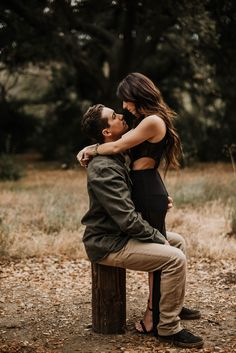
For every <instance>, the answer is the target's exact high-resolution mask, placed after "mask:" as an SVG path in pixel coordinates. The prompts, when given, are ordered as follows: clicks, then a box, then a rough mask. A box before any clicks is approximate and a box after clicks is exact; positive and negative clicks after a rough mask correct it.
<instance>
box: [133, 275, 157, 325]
mask: <svg viewBox="0 0 236 353" xmlns="http://www.w3.org/2000/svg"><path fill="white" fill-rule="evenodd" d="M148 282H149V298H148V302H147V307H146V310H145V313H144V316H143V320H141V321H142V322H143V325H144V327H145V329H146V331H147V332H149V331H152V329H153V319H152V289H153V272H149V273H148ZM143 325H142V324H141V323H140V321H138V322H136V324H135V328H136V330H137V331H139V332H144V330H143Z"/></svg>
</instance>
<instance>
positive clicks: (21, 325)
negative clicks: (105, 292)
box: [0, 257, 236, 353]
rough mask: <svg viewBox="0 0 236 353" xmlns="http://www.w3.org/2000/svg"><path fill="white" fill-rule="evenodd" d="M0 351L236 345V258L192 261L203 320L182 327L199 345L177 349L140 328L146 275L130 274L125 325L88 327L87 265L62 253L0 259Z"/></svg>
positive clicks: (192, 288)
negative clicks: (110, 331) (114, 331)
mask: <svg viewBox="0 0 236 353" xmlns="http://www.w3.org/2000/svg"><path fill="white" fill-rule="evenodd" d="M0 278H1V284H0V286H1V292H0V293H1V296H0V315H1V316H0V317H1V321H0V352H4V353H13V352H19V353H34V352H35V353H41V352H43V353H51V352H55V353H56V352H60V353H76V352H83V353H89V352H91V353H92V352H99V353H108V352H123V353H137V352H163V353H174V352H185V353H187V352H194V351H197V352H225V353H233V352H236V299H235V296H236V264H232V261H222V262H220V263H217V264H216V263H212V262H210V261H209V260H208V261H207V260H194V259H192V260H191V262H190V263H189V271H188V288H187V295H186V304H187V305H188V306H189V307H195V308H200V309H201V311H202V319H201V320H198V321H195V322H191V323H190V322H185V323H184V326H185V327H187V328H189V329H191V330H192V331H194V332H195V333H197V334H199V335H202V336H203V337H204V339H205V342H206V343H205V346H204V348H203V349H200V350H188V349H177V348H174V347H170V346H169V345H166V344H161V343H159V342H158V340H157V339H156V338H154V337H151V336H148V337H147V336H143V335H138V334H136V332H135V330H134V329H133V322H134V321H135V320H137V319H139V318H140V317H141V315H142V310H143V309H144V307H145V305H146V298H147V286H146V278H147V277H146V274H145V273H142V272H136V273H135V272H130V271H128V273H127V332H126V334H124V335H107V336H104V335H98V334H95V333H93V332H92V331H91V305H90V298H91V297H90V295H91V292H90V284H91V283H90V264H89V262H88V261H86V260H71V259H66V258H61V257H50V258H44V259H27V260H21V261H14V262H13V261H9V260H1V267H0Z"/></svg>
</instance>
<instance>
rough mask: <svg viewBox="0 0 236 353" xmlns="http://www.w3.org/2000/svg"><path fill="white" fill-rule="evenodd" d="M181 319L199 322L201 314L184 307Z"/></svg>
mask: <svg viewBox="0 0 236 353" xmlns="http://www.w3.org/2000/svg"><path fill="white" fill-rule="evenodd" d="M179 317H180V319H181V320H197V319H200V317H201V313H200V311H199V310H193V309H188V308H185V307H184V306H183V308H182V310H181V312H180V314H179Z"/></svg>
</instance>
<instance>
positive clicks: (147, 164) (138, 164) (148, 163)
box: [132, 157, 156, 170]
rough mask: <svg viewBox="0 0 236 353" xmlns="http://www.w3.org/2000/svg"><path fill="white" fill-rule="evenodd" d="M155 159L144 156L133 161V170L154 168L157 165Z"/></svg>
mask: <svg viewBox="0 0 236 353" xmlns="http://www.w3.org/2000/svg"><path fill="white" fill-rule="evenodd" d="M155 164H156V162H155V160H154V159H153V158H150V157H142V158H139V159H137V160H136V161H134V162H133V165H132V170H143V169H152V168H154V167H155Z"/></svg>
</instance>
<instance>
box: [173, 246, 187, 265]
mask: <svg viewBox="0 0 236 353" xmlns="http://www.w3.org/2000/svg"><path fill="white" fill-rule="evenodd" d="M175 250H176V251H175V254H174V262H175V266H176V267H177V268H178V269H185V268H186V264H187V259H186V256H185V254H184V253H183V251H182V250H180V249H175Z"/></svg>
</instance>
